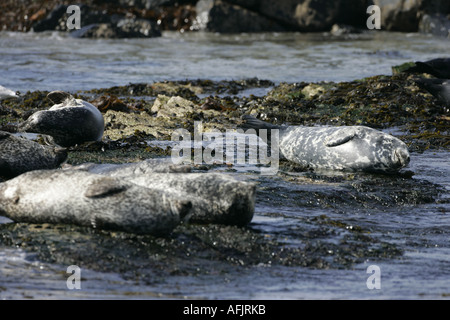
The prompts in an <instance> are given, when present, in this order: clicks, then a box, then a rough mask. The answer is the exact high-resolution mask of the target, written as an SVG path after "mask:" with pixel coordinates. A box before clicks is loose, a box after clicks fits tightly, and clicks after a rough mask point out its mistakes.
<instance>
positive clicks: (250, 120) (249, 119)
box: [240, 115, 282, 130]
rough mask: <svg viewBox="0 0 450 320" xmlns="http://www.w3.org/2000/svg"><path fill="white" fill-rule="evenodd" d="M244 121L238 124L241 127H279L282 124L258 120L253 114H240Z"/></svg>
mask: <svg viewBox="0 0 450 320" xmlns="http://www.w3.org/2000/svg"><path fill="white" fill-rule="evenodd" d="M242 120H244V123H243V124H242V125H241V126H240V127H241V128H242V129H258V130H259V129H281V128H282V126H277V125H275V124H271V123H268V122H265V121H262V120H258V119H256V118H255V117H253V116H250V115H244V116H242Z"/></svg>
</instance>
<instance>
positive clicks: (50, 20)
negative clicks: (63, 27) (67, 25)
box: [32, 4, 67, 32]
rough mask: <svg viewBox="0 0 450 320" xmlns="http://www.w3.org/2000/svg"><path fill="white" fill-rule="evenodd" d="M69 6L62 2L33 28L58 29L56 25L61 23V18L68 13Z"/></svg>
mask: <svg viewBox="0 0 450 320" xmlns="http://www.w3.org/2000/svg"><path fill="white" fill-rule="evenodd" d="M66 10H67V6H66V5H64V4H61V5H59V6H57V7H55V8H54V9H53V11H51V12H50V13H49V14H48V15H47V17H45V19H43V20H40V21H37V22H36V23H35V24H34V25H33V26H32V28H33V30H34V31H35V32H41V31H46V30H56V27H57V26H58V25H59V20H60V19H61V18H62V17H63V16H64V14H65V13H66Z"/></svg>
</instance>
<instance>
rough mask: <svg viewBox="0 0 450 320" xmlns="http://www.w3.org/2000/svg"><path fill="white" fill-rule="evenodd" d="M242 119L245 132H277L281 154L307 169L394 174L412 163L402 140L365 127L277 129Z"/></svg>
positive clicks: (248, 118)
mask: <svg viewBox="0 0 450 320" xmlns="http://www.w3.org/2000/svg"><path fill="white" fill-rule="evenodd" d="M243 119H244V121H245V122H244V125H242V127H243V128H247V129H248V128H252V129H278V130H279V148H280V154H281V155H282V156H284V157H285V158H286V159H287V160H290V161H292V162H295V163H298V164H300V165H302V166H304V167H305V168H312V169H329V170H343V171H368V172H386V173H391V172H396V171H398V170H400V169H401V168H403V167H405V166H406V165H407V164H408V163H409V160H410V159H409V152H408V148H407V146H406V144H405V143H403V142H402V141H401V140H399V139H397V138H395V137H393V136H391V135H389V134H386V133H383V132H381V131H378V130H374V129H372V128H368V127H364V126H342V127H302V126H277V125H272V124H270V123H266V122H264V121H261V120H258V119H256V118H254V117H252V116H243Z"/></svg>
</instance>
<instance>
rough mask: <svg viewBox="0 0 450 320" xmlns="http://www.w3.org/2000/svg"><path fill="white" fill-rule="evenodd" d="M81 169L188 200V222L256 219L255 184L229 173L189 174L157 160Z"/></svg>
mask: <svg viewBox="0 0 450 320" xmlns="http://www.w3.org/2000/svg"><path fill="white" fill-rule="evenodd" d="M75 169H77V168H76V167H75ZM78 169H79V168H78ZM101 169H103V170H101ZM69 170H70V169H69ZM82 170H88V171H89V172H95V173H100V174H103V175H107V176H111V177H115V178H120V179H123V180H126V181H130V182H132V183H135V184H137V185H140V186H143V187H147V188H151V189H159V190H164V191H166V192H169V193H170V194H173V195H174V196H177V197H181V198H183V199H187V200H189V201H190V202H191V203H192V209H191V211H190V213H189V216H187V217H186V219H185V220H186V221H189V222H195V223H218V224H226V225H237V226H245V225H247V224H248V223H250V221H251V220H252V218H253V214H254V207H255V193H256V185H255V184H254V183H251V182H245V181H239V180H236V179H234V178H233V177H231V176H229V175H226V174H221V173H209V172H208V173H190V172H189V171H190V167H189V166H185V165H174V164H170V163H168V162H163V161H159V160H155V159H152V160H146V161H142V162H138V163H132V164H125V165H118V166H117V165H116V166H114V167H103V166H98V165H97V166H87V167H84V168H83V169H82Z"/></svg>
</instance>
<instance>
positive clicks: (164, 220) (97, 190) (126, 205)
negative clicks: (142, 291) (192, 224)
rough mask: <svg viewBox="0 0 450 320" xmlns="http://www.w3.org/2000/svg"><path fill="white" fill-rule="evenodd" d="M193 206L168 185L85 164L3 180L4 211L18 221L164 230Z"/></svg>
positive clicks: (1, 198) (0, 204) (0, 198)
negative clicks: (148, 184)
mask: <svg viewBox="0 0 450 320" xmlns="http://www.w3.org/2000/svg"><path fill="white" fill-rule="evenodd" d="M191 206H192V205H191V203H190V202H189V201H188V200H184V199H181V198H179V197H176V196H174V195H173V194H169V193H167V192H165V191H162V190H157V189H150V188H145V187H141V186H138V185H136V184H134V183H131V182H129V181H125V180H123V179H118V178H113V177H108V176H102V175H98V174H93V173H89V172H85V171H80V170H73V171H68V170H67V171H66V170H37V171H32V172H27V173H24V174H22V175H20V176H18V177H16V178H14V179H11V180H8V181H6V182H3V183H0V215H4V216H6V217H8V218H10V219H11V220H13V221H16V222H28V223H57V224H74V225H81V226H90V227H93V228H98V229H110V230H121V231H125V232H130V233H137V234H151V235H164V234H167V233H170V232H171V231H172V230H173V228H175V227H176V226H177V225H178V224H179V222H180V221H181V219H182V218H183V217H184V216H185V215H186V214H188V212H189V210H190V208H191Z"/></svg>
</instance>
